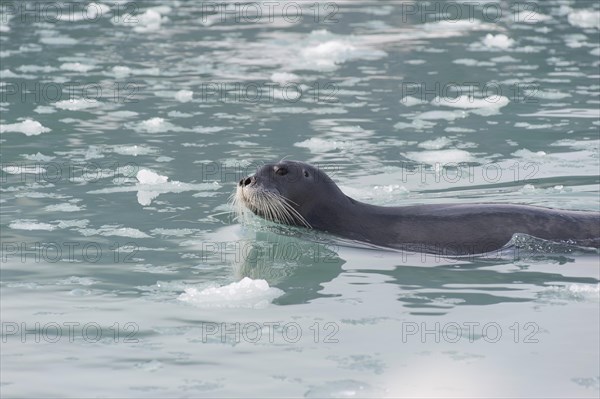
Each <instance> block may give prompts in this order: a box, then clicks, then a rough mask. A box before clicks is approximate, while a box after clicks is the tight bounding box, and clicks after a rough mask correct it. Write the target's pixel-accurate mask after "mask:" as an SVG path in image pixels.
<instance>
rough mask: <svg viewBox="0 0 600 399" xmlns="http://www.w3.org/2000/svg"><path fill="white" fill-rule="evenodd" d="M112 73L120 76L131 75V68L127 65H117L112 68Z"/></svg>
mask: <svg viewBox="0 0 600 399" xmlns="http://www.w3.org/2000/svg"><path fill="white" fill-rule="evenodd" d="M112 73H113V75H115V76H116V77H118V78H122V77H126V76H129V75H131V68H129V67H127V66H122V65H117V66H114V67H113V68H112Z"/></svg>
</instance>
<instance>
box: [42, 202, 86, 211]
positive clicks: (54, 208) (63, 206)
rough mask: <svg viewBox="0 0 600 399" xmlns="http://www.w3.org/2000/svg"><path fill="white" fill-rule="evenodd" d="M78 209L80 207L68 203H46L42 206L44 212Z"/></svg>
mask: <svg viewBox="0 0 600 399" xmlns="http://www.w3.org/2000/svg"><path fill="white" fill-rule="evenodd" d="M80 210H81V207H79V206H77V205H75V204H69V203H64V204H55V205H48V206H46V207H45V208H44V211H46V212H77V211H80Z"/></svg>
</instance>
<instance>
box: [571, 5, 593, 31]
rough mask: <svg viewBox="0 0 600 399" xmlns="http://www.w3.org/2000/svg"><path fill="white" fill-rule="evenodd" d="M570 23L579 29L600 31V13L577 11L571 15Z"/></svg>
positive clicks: (585, 10) (584, 10)
mask: <svg viewBox="0 0 600 399" xmlns="http://www.w3.org/2000/svg"><path fill="white" fill-rule="evenodd" d="M567 18H568V20H569V23H570V24H571V25H573V26H577V27H578V28H595V29H600V11H598V10H592V9H583V10H576V11H572V12H570V13H569V16H568V17H567Z"/></svg>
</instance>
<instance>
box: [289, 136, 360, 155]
mask: <svg viewBox="0 0 600 399" xmlns="http://www.w3.org/2000/svg"><path fill="white" fill-rule="evenodd" d="M353 145H356V143H355V142H353V141H342V140H325V139H322V138H319V137H311V138H310V139H308V140H304V141H300V142H298V143H294V147H302V148H308V149H309V150H310V151H311V152H316V153H322V152H327V151H334V150H341V149H347V148H349V147H351V146H353Z"/></svg>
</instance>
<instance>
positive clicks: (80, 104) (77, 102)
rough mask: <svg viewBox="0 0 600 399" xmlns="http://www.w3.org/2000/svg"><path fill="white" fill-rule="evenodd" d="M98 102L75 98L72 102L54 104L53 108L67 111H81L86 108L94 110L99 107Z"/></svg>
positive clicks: (65, 101)
mask: <svg viewBox="0 0 600 399" xmlns="http://www.w3.org/2000/svg"><path fill="white" fill-rule="evenodd" d="M100 104H101V103H100V102H99V101H98V100H94V99H86V98H77V99H72V100H62V101H58V102H56V103H54V106H55V107H56V108H59V109H64V110H67V111H81V110H84V109H88V108H94V107H97V106H98V105H100Z"/></svg>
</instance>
